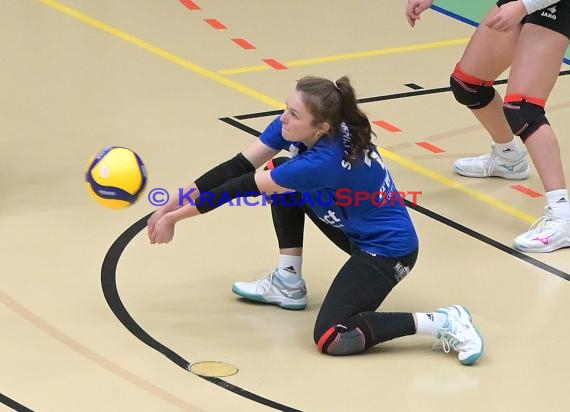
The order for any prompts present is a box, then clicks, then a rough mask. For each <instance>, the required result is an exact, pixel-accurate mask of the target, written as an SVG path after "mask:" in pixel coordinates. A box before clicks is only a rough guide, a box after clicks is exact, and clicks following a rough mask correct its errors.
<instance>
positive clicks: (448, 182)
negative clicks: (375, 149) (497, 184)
mask: <svg viewBox="0 0 570 412" xmlns="http://www.w3.org/2000/svg"><path fill="white" fill-rule="evenodd" d="M36 1H40V2H41V3H44V4H45V5H47V6H49V7H51V8H53V9H56V10H58V11H61V12H62V13H65V14H67V15H69V16H71V17H73V18H76V19H78V20H80V21H82V22H84V23H86V24H88V25H90V26H93V27H95V28H97V29H99V30H102V31H104V32H106V33H109V34H112V35H113V36H116V37H118V38H120V39H122V40H125V41H127V42H129V43H132V44H134V45H135V46H138V47H141V48H142V49H145V50H147V51H149V52H151V53H153V54H155V55H157V56H159V57H162V58H164V59H166V60H169V61H171V62H173V63H176V64H178V65H180V66H182V67H184V68H187V69H189V70H191V71H193V72H195V73H197V74H199V75H202V76H204V77H207V78H209V79H210V80H213V81H216V82H218V83H220V84H223V85H224V86H228V87H230V88H231V89H234V90H236V91H238V92H241V93H244V94H246V95H247V96H250V97H253V98H254V99H257V100H259V101H261V102H263V103H266V104H267V105H269V106H271V107H274V108H276V109H283V108H284V105H283V103H282V102H280V101H278V100H275V99H273V98H272V97H269V96H266V95H264V94H262V93H259V92H257V91H255V90H253V89H251V88H249V87H246V86H243V85H242V84H240V83H237V82H235V81H232V80H229V79H227V78H225V77H223V76H221V75H219V74H217V73H215V72H213V71H211V70H208V69H206V68H203V67H201V66H198V65H197V64H194V63H192V62H190V61H188V60H185V59H183V58H181V57H178V56H176V55H174V54H172V53H169V52H167V51H164V50H161V49H159V48H158V47H156V46H153V45H152V44H150V43H147V42H145V41H143V40H141V39H139V38H137V37H135V36H132V35H130V34H128V33H125V32H123V31H121V30H119V29H116V28H114V27H111V26H109V25H107V24H105V23H103V22H101V21H99V20H96V19H94V18H92V17H89V16H87V15H85V14H83V13H81V12H79V11H77V10H74V9H72V8H70V7H67V6H64V5H63V4H61V3H59V2H57V1H56V0H36ZM453 41H457V42H459V41H463V39H458V40H450V42H453ZM437 43H439V44H441V43H444V42H437ZM434 44H436V43H427V44H424V45H416V46H406V47H403V48H401V47H400V48H393V49H385V50H384V51H382V50H377V51H376V53H379V52H383V53H384V54H387V53H388V52H391V53H393V52H395V51H394V50H402V49H409V50H411V49H412V48H414V50H420V49H421V48H422V47H423V48H429V47H430V45H431V47H436V46H433V45H434ZM457 44H459V43H457ZM363 53H374V52H363ZM353 54H354V53H353ZM356 54H359V55H361V54H362V53H356ZM343 56H347V55H343ZM321 59H323V58H321ZM321 59H310V60H302V61H301V60H298V61H297V64H299V62H308V61H316V60H321ZM379 151H380V153H381V155H382V156H384V157H385V158H387V159H390V160H392V161H394V162H396V163H398V164H400V165H402V166H404V167H406V168H408V169H411V170H414V171H415V172H417V173H419V174H421V175H424V176H426V177H428V178H430V179H432V180H435V181H437V182H439V183H441V184H442V185H444V186H447V187H450V188H452V189H454V190H458V191H460V192H462V193H464V194H466V195H467V196H469V197H472V198H474V199H476V200H479V201H481V202H483V203H486V204H488V205H490V206H493V207H495V208H498V209H500V210H502V211H504V212H505V213H507V214H509V215H511V216H514V217H517V218H519V219H521V220H524V221H525V222H534V220H536V218H535V217H533V216H531V215H529V214H527V213H525V212H522V211H520V210H518V209H515V208H514V207H512V206H510V205H508V204H507V203H504V202H501V201H500V200H497V199H495V198H493V197H491V196H487V195H485V194H483V193H481V192H478V191H476V190H473V189H470V188H468V187H466V186H464V185H462V184H461V183H458V182H456V181H455V180H453V179H450V178H448V177H446V176H443V175H441V174H439V173H437V172H435V171H433V170H431V169H429V168H426V167H424V166H421V165H419V164H417V163H415V162H413V161H411V160H409V159H406V158H404V157H402V156H400V155H397V154H396V153H394V152H391V151H389V150H386V149H383V148H379Z"/></svg>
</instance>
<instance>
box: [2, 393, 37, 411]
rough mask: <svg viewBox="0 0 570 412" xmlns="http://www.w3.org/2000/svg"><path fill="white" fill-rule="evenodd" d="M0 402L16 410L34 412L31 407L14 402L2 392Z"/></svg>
mask: <svg viewBox="0 0 570 412" xmlns="http://www.w3.org/2000/svg"><path fill="white" fill-rule="evenodd" d="M0 403H3V404H4V405H6V406H7V407H8V408H12V409H14V410H15V411H18V412H34V411H33V410H32V409H30V408H27V407H25V406H24V405H22V404H21V403H19V402H16V401H15V400H14V399H11V398H8V397H7V396H6V395H4V394H3V393H0Z"/></svg>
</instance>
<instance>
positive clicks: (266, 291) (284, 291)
mask: <svg viewBox="0 0 570 412" xmlns="http://www.w3.org/2000/svg"><path fill="white" fill-rule="evenodd" d="M297 278H298V279H296V280H295V281H294V282H290V281H287V282H285V281H284V280H283V279H282V278H281V277H280V276H279V273H278V269H275V270H274V271H272V272H270V273H268V274H267V275H265V276H264V277H263V278H261V279H259V280H254V281H252V282H236V283H234V285H233V287H232V292H234V293H235V294H236V295H239V296H241V297H243V298H246V299H249V300H253V301H255V302H262V303H268V304H271V305H277V306H280V307H282V308H283V309H292V310H302V309H305V306H307V287H306V285H305V281H304V280H303V279H302V278H301V277H297Z"/></svg>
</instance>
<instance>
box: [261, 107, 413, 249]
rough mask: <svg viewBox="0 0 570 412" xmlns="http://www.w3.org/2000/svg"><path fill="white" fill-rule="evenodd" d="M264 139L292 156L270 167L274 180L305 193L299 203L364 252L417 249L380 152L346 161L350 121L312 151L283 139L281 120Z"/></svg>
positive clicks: (263, 135) (274, 123)
mask: <svg viewBox="0 0 570 412" xmlns="http://www.w3.org/2000/svg"><path fill="white" fill-rule="evenodd" d="M260 139H261V141H262V142H263V143H264V144H266V145H267V146H269V147H271V148H273V149H276V150H288V151H289V152H291V155H292V159H291V160H289V161H287V162H285V163H283V164H282V165H280V166H279V167H277V168H275V169H273V170H272V171H271V177H272V179H273V180H274V181H275V182H276V183H277V184H278V185H280V186H283V187H286V188H289V189H293V190H295V191H297V192H300V193H302V199H301V202H303V203H304V204H305V205H307V206H308V207H310V208H311V210H312V211H313V212H314V213H315V214H316V215H317V216H318V217H319V218H320V219H321V220H323V221H324V222H326V223H328V224H329V225H332V226H334V227H337V228H339V229H341V230H342V231H343V232H344V233H345V234H346V235H347V237H348V238H349V239H350V240H351V241H352V243H354V244H355V245H356V246H357V247H358V248H360V249H361V250H362V251H364V252H367V253H370V254H372V255H380V256H385V257H399V256H404V255H407V254H409V253H411V252H413V251H415V250H416V249H417V247H418V238H417V234H416V231H415V229H414V225H413V223H412V221H411V219H410V216H409V214H408V210H407V208H406V206H405V205H404V202H403V200H402V199H401V198H399V199H398V196H399V195H398V194H397V189H396V186H395V184H394V181H393V179H392V177H391V175H390V173H389V172H388V169H387V168H386V166H385V164H384V162H383V161H382V159H381V157H380V155H379V154H378V151H377V150H376V149H375V148H374V149H372V150H370V151H368V152H367V153H366V154H365V155H363V156H361V158H359V159H357V160H356V161H354V162H352V163H350V162H348V161H347V160H346V151H347V149H348V147H349V144H350V132H349V130H348V128H347V127H346V125H344V124H343V125H342V126H341V131H340V135H337V136H325V137H322V138H321V139H320V140H319V141H318V142H317V143H316V144H315V145H314V146H313V147H311V148H310V149H308V148H307V147H306V146H305V145H304V144H303V143H300V142H290V141H287V140H285V138H284V137H283V135H282V131H281V120H280V118H277V119H275V120H274V121H273V122H272V123H271V124H270V125H269V126H268V127H267V128H266V129H265V131H264V132H263V133H262V134H261V136H260Z"/></svg>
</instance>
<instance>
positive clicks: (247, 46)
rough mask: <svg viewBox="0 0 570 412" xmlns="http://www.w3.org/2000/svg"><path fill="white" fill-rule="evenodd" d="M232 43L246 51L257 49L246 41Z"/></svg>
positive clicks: (237, 40)
mask: <svg viewBox="0 0 570 412" xmlns="http://www.w3.org/2000/svg"><path fill="white" fill-rule="evenodd" d="M232 41H233V42H234V43H235V44H237V45H238V46H241V47H242V48H244V49H255V46H254V45H253V44H251V43H250V42H248V41H247V40H245V39H232Z"/></svg>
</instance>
